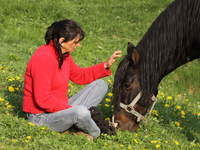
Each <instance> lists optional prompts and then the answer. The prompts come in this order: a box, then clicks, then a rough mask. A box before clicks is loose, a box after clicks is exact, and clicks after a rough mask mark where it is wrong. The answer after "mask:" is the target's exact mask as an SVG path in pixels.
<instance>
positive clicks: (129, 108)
mask: <svg viewBox="0 0 200 150" xmlns="http://www.w3.org/2000/svg"><path fill="white" fill-rule="evenodd" d="M141 97H142V92H139V93H138V94H137V96H136V97H135V98H134V99H133V100H132V102H131V103H130V104H128V105H126V104H123V103H120V107H121V108H123V109H124V110H126V112H128V113H131V114H133V115H135V116H136V117H137V122H140V121H141V120H143V119H144V118H145V117H146V116H147V115H148V114H150V113H151V111H152V109H153V108H154V106H155V103H156V101H157V99H156V97H155V96H154V95H153V96H152V97H151V99H152V101H153V104H152V105H151V107H150V109H149V111H148V113H146V114H145V115H144V116H143V115H142V114H140V113H139V112H137V111H136V110H135V109H134V106H135V104H136V103H137V102H138V101H139V100H140V98H141ZM111 124H112V125H113V126H114V127H115V128H116V127H117V125H118V123H115V118H114V115H113V116H112V122H111Z"/></svg>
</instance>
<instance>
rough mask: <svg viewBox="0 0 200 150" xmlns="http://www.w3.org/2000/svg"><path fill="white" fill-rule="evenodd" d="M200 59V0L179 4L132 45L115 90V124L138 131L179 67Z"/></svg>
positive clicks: (174, 5)
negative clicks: (167, 79) (166, 79)
mask: <svg viewBox="0 0 200 150" xmlns="http://www.w3.org/2000/svg"><path fill="white" fill-rule="evenodd" d="M198 58H200V0H175V1H174V2H172V3H171V4H170V5H169V6H168V7H167V8H166V10H164V11H163V12H162V13H161V14H160V16H159V17H158V18H157V19H156V20H155V21H154V22H153V24H152V25H151V27H150V28H149V30H148V31H147V32H146V34H145V35H144V37H143V38H142V40H141V41H140V42H139V43H138V45H137V46H136V47H135V46H134V45H133V44H131V43H128V48H127V55H126V56H125V57H124V58H123V60H122V61H121V62H120V64H119V66H118V69H117V71H116V74H115V79H114V80H115V81H114V87H113V93H114V98H113V105H114V115H113V123H114V124H115V125H116V126H117V128H120V129H122V130H129V131H134V130H135V129H137V128H138V125H139V123H140V121H141V120H142V119H143V118H144V117H145V115H146V114H148V113H149V112H150V110H151V109H152V107H153V106H154V104H155V101H156V98H155V97H156V95H157V93H158V85H159V83H160V81H161V80H162V79H163V77H165V76H166V75H167V74H169V73H170V72H172V71H173V70H175V69H176V68H177V67H179V66H181V65H184V64H185V63H187V62H189V61H192V60H194V59H198Z"/></svg>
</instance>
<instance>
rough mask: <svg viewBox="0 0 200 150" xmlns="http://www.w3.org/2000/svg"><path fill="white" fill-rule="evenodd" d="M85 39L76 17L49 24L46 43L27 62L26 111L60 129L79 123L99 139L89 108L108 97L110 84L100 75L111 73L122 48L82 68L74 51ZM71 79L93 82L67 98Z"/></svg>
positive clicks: (34, 119)
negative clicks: (104, 60)
mask: <svg viewBox="0 0 200 150" xmlns="http://www.w3.org/2000/svg"><path fill="white" fill-rule="evenodd" d="M83 38H84V31H83V30H82V29H81V27H80V26H79V25H78V24H77V23H76V22H75V21H73V20H68V19H65V20H61V21H58V22H54V23H53V24H52V25H51V26H50V27H48V29H47V32H46V35H45V41H46V44H45V45H42V46H40V47H39V48H38V49H37V50H36V51H35V53H34V54H33V55H32V57H31V59H30V60H29V62H28V64H27V69H26V73H25V81H24V97H23V111H24V112H26V113H27V118H28V120H29V121H31V122H32V123H35V124H37V125H42V126H48V127H49V128H51V129H53V130H55V131H58V132H64V131H66V130H67V129H69V128H70V127H71V126H72V125H76V126H77V127H78V128H80V129H81V130H83V131H84V132H86V133H88V134H89V135H91V136H92V137H95V138H96V137H98V136H99V135H100V129H99V128H98V126H97V125H96V123H95V122H94V121H93V120H92V118H91V114H90V111H89V110H88V109H89V108H90V107H92V106H97V105H98V104H99V103H100V102H101V101H102V99H103V97H104V96H105V94H106V92H107V89H108V86H107V84H106V83H105V82H104V81H103V80H102V79H99V78H103V77H105V76H109V75H111V71H110V70H109V69H110V67H111V66H112V64H113V62H115V60H116V58H117V57H120V56H121V51H115V52H114V53H113V54H112V56H111V57H110V58H109V59H108V60H107V61H106V62H103V63H100V64H97V65H94V66H91V67H88V68H80V67H79V66H78V65H76V64H75V62H74V60H73V58H72V56H71V53H72V52H73V51H74V50H75V49H76V47H78V46H80V41H81V40H83ZM97 79H99V80H97ZM69 80H71V81H72V82H75V83H77V84H88V83H90V84H88V85H87V86H86V87H85V88H84V89H82V90H81V91H80V92H79V93H77V94H76V95H74V96H72V97H71V98H69V100H68V96H67V95H68V94H67V93H68V83H69Z"/></svg>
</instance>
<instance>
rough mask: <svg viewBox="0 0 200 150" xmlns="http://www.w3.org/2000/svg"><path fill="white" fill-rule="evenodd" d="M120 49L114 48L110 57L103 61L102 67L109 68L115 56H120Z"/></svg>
mask: <svg viewBox="0 0 200 150" xmlns="http://www.w3.org/2000/svg"><path fill="white" fill-rule="evenodd" d="M121 54H122V51H120V50H116V51H115V52H114V53H113V54H112V55H111V56H110V58H108V60H107V61H106V62H105V64H104V67H105V68H106V69H109V68H110V67H111V66H112V64H113V63H114V62H115V61H116V58H118V57H121Z"/></svg>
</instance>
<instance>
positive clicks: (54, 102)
mask: <svg viewBox="0 0 200 150" xmlns="http://www.w3.org/2000/svg"><path fill="white" fill-rule="evenodd" d="M55 67H56V63H55V62H54V60H51V59H49V57H48V56H47V57H45V56H44V57H39V58H37V60H34V62H32V64H31V75H32V78H33V92H34V100H35V103H36V105H37V106H38V107H40V108H41V109H43V110H45V111H46V112H55V111H59V110H62V109H66V108H67V105H66V103H63V101H62V100H59V99H58V98H56V97H55V96H53V93H52V91H51V82H52V77H53V75H54V71H55Z"/></svg>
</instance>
